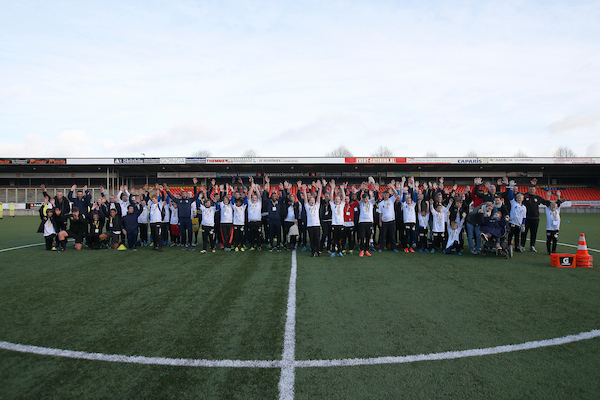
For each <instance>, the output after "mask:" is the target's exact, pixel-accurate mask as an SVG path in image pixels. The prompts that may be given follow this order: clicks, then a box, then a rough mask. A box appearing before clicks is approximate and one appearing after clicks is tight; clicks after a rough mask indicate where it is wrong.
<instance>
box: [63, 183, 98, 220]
mask: <svg viewBox="0 0 600 400" xmlns="http://www.w3.org/2000/svg"><path fill="white" fill-rule="evenodd" d="M76 189H77V185H73V186H71V190H70V191H69V194H68V195H67V198H68V199H69V201H70V202H71V203H73V207H77V208H78V209H79V213H80V214H81V215H83V216H85V217H87V214H88V210H89V208H90V207H91V206H92V195H91V194H90V191H89V190H88V188H87V185H85V186H84V187H83V190H77V195H76V196H75V197H74V196H73V192H74V191H75V190H76ZM84 192H85V195H84ZM63 215H66V214H63Z"/></svg>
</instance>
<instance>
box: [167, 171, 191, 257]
mask: <svg viewBox="0 0 600 400" xmlns="http://www.w3.org/2000/svg"><path fill="white" fill-rule="evenodd" d="M192 181H193V182H194V196H193V197H192V198H188V194H187V192H186V191H185V190H182V191H181V198H180V199H178V198H177V197H175V196H173V194H172V193H171V192H170V191H169V188H168V186H167V184H166V183H163V187H164V188H165V191H166V193H167V196H169V198H170V199H171V201H173V202H176V203H177V209H178V214H179V235H180V237H181V246H182V247H181V249H182V250H194V248H193V247H192V203H193V202H195V201H196V200H198V196H200V192H199V191H198V190H197V187H196V185H197V184H198V179H196V178H193V179H192Z"/></svg>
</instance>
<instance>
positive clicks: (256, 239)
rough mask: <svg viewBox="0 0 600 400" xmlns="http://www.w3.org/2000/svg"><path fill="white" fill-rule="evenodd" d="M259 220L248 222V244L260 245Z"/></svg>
mask: <svg viewBox="0 0 600 400" xmlns="http://www.w3.org/2000/svg"><path fill="white" fill-rule="evenodd" d="M261 223H262V222H261V221H250V222H248V242H249V243H250V246H252V247H256V246H260V225H261Z"/></svg>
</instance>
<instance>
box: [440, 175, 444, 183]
mask: <svg viewBox="0 0 600 400" xmlns="http://www.w3.org/2000/svg"><path fill="white" fill-rule="evenodd" d="M440 183H441V184H443V183H444V177H443V176H442V177H441V178H440Z"/></svg>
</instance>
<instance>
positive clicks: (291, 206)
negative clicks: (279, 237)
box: [281, 181, 301, 250]
mask: <svg viewBox="0 0 600 400" xmlns="http://www.w3.org/2000/svg"><path fill="white" fill-rule="evenodd" d="M283 188H284V191H283V197H282V199H281V201H282V202H283V215H282V219H283V244H284V245H285V246H287V249H288V250H290V249H292V248H293V247H292V246H295V245H296V243H295V238H294V243H291V241H290V242H288V240H287V239H288V233H289V232H290V228H291V227H292V226H293V225H294V224H298V223H299V222H300V219H301V215H300V203H299V202H297V201H296V196H294V194H293V193H290V190H291V188H292V185H291V184H289V183H288V182H287V181H286V182H284V183H283Z"/></svg>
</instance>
